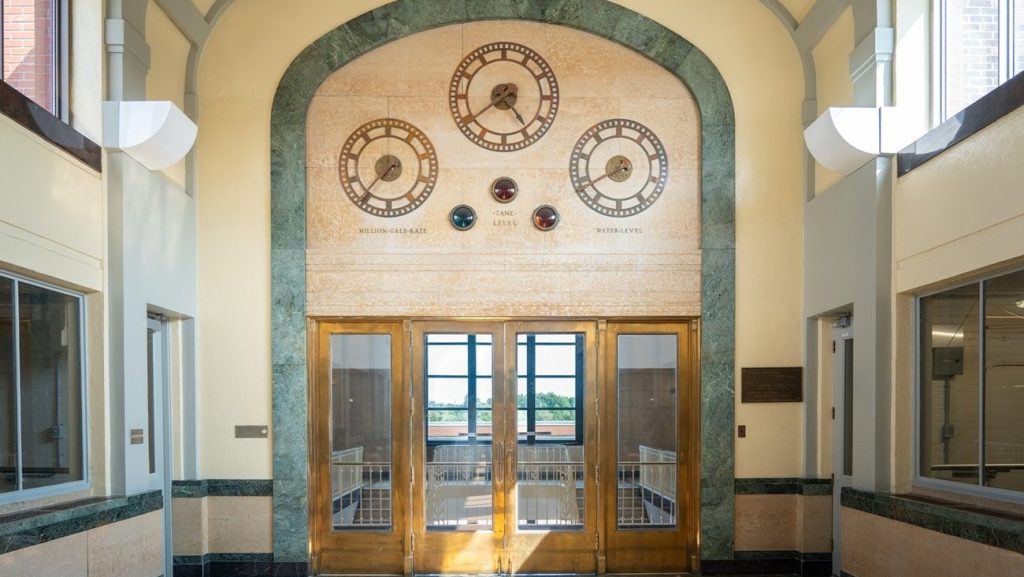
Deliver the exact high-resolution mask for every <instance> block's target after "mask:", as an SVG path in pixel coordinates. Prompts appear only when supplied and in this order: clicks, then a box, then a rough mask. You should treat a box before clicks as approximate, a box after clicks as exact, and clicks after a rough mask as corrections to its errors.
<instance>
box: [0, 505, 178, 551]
mask: <svg viewBox="0 0 1024 577" xmlns="http://www.w3.org/2000/svg"><path fill="white" fill-rule="evenodd" d="M162 508H163V497H162V493H161V492H160V491H150V492H147V493H141V494H138V495H131V496H128V497H91V498H88V499H81V500H78V501H72V502H69V503H61V504H59V505H52V506H49V507H41V508H38V509H32V510H30V511H21V512H18V513H12V514H9V515H3V516H0V555H3V554H5V553H10V552H12V551H17V550H18V549H24V548H25V547H32V546H34V545H40V544H42V543H46V542H48V541H53V540H55V539H60V538H62V537H67V536H70V535H74V534H76V533H82V532H85V531H89V530H91V529H96V528H97V527H102V526H104V525H110V524H112V523H118V522H121V521H126V520H128V519H131V518H133V517H138V516H140V515H145V514H146V513H150V512H153V511H157V510H160V509H162Z"/></svg>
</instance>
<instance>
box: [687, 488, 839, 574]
mask: <svg viewBox="0 0 1024 577" xmlns="http://www.w3.org/2000/svg"><path fill="white" fill-rule="evenodd" d="M701 568H702V570H703V574H705V575H805V576H818V575H823V576H824V575H830V574H831V568H832V481H831V480H829V479H799V478H757V479H736V552H735V553H734V555H733V559H731V560H715V561H704V562H702V563H701Z"/></svg>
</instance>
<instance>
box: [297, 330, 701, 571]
mask: <svg viewBox="0 0 1024 577" xmlns="http://www.w3.org/2000/svg"><path fill="white" fill-rule="evenodd" d="M697 334H698V333H697V321H696V320H693V321H687V322H672V323H669V322H651V323H644V322H630V323H625V322H622V323H619V322H603V321H514V320H508V321H505V320H493V321H427V320H425V321H405V322H404V323H403V322H370V321H367V322H347V323H335V322H320V323H318V324H317V329H316V330H315V331H314V333H313V334H311V337H313V338H311V339H310V340H311V342H312V343H315V350H314V352H313V354H314V355H315V356H314V357H313V358H315V359H316V363H315V366H314V367H313V375H312V376H313V382H314V386H313V388H312V393H311V398H310V405H311V406H310V411H311V429H310V434H311V447H312V451H313V455H312V458H313V463H314V465H313V468H312V471H311V477H310V484H311V492H310V501H311V503H310V515H311V527H310V535H311V554H312V562H313V571H314V572H315V573H316V574H320V573H339V574H356V573H360V574H406V575H408V574H411V573H414V572H415V573H425V574H432V573H459V574H473V573H477V574H494V573H605V572H606V571H607V572H609V573H640V572H682V571H695V570H696V569H697V531H698V527H699V523H698V518H697V511H698V506H699V499H698V497H697V495H698V491H697V487H698V484H697V483H698V482H699V475H698V471H697V463H698V462H699V454H698V450H699V438H698V435H699V427H698V423H699V408H698V407H699V386H698V383H699V380H698V374H699V372H698V368H697V359H699V351H698V349H697V347H698V344H697V343H698V342H699V339H698V338H697Z"/></svg>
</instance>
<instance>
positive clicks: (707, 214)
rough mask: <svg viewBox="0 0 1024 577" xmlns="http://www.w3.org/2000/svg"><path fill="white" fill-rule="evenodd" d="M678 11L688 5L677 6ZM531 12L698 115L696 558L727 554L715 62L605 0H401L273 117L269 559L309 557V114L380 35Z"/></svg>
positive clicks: (317, 47) (727, 113) (725, 341)
mask: <svg viewBox="0 0 1024 577" xmlns="http://www.w3.org/2000/svg"><path fill="white" fill-rule="evenodd" d="M680 9H684V8H680ZM503 19H504V20H528V21H534V22H544V23H548V24H555V25H560V26H567V27H571V28H576V29H579V30H582V31H584V32H589V33H591V34H594V35H596V36H600V37H602V38H606V39H608V40H611V41H614V42H616V43H618V44H621V45H623V46H626V47H628V48H630V49H632V50H635V51H637V52H639V53H641V54H644V55H646V56H647V57H648V58H650V59H651V60H652V61H654V62H656V63H658V64H659V65H661V66H662V67H663V68H665V69H666V70H668V71H669V72H671V73H672V74H674V75H675V76H676V77H678V78H679V79H680V80H681V81H682V82H683V83H684V84H685V85H686V86H687V87H688V88H689V89H690V91H691V92H692V93H693V95H694V97H695V99H696V101H697V104H698V107H699V109H700V115H701V134H702V138H701V163H702V164H701V175H702V190H701V200H702V202H701V246H702V248H703V259H702V261H703V264H702V282H701V293H702V299H703V310H702V313H701V421H702V422H701V496H700V501H701V506H700V515H701V519H700V526H701V556H702V559H706V560H714V559H732V557H733V515H734V513H733V502H734V488H733V471H734V468H733V461H734V446H733V433H732V430H733V423H734V421H735V412H734V394H733V388H734V371H735V369H734V351H735V301H736V298H735V295H736V282H735V279H736V275H735V197H736V179H735V173H736V170H735V169H736V163H735V116H734V113H733V107H732V99H731V97H730V95H729V90H728V89H727V87H726V85H725V81H724V80H723V79H722V76H721V74H720V73H719V72H718V69H717V68H716V67H715V65H714V64H713V63H712V62H711V60H710V59H708V57H707V56H706V55H705V54H704V53H703V52H701V51H700V50H699V49H698V48H696V47H694V46H693V45H692V44H690V43H689V42H687V41H686V40H685V39H683V38H681V37H680V36H679V35H678V34H676V33H674V32H672V31H671V30H669V29H667V28H665V27H664V26H662V25H661V24H659V23H657V22H655V21H653V20H651V19H649V18H647V17H645V16H642V15H640V14H637V13H636V12H633V11H631V10H628V9H626V8H623V7H622V6H619V5H618V4H614V3H612V2H610V1H608V0H397V1H395V2H392V3H390V4H387V5H384V6H382V7H380V8H378V9H376V10H373V11H371V12H367V13H365V14H362V15H361V16H358V17H357V18H354V19H352V20H349V21H348V22H345V23H344V24H342V25H341V26H339V27H337V28H335V29H334V30H332V31H331V32H328V33H327V34H325V35H324V36H322V37H321V38H319V39H318V40H316V41H315V42H314V43H313V44H311V45H309V46H308V47H307V48H306V49H305V50H303V51H302V52H301V53H300V54H299V55H298V56H297V57H296V58H295V60H293V61H292V63H291V65H290V66H289V67H288V70H287V71H286V72H285V74H284V76H283V78H282V79H281V82H280V84H279V85H278V88H277V92H276V94H275V95H274V104H273V110H272V115H271V227H272V234H271V261H272V262H271V331H272V332H271V335H272V336H271V343H272V344H271V347H272V364H273V366H272V369H273V427H274V445H273V453H274V489H273V495H274V559H275V561H296V562H299V561H306V560H307V541H308V525H309V523H308V521H309V519H308V506H307V505H308V502H307V499H308V484H307V467H308V459H309V451H308V439H307V432H306V422H307V387H308V383H307V378H306V300H305V299H306V278H305V265H306V257H305V249H306V172H305V154H306V149H305V147H306V111H307V109H308V107H309V104H310V102H311V100H312V98H313V95H314V93H315V92H316V90H317V88H318V87H319V86H320V84H321V83H322V82H323V81H324V80H325V79H327V77H328V76H330V75H331V74H332V73H333V72H335V71H336V70H338V69H339V68H341V67H342V66H344V65H345V64H346V63H348V62H351V61H352V60H353V59H355V58H356V57H358V56H360V55H362V54H365V53H367V52H369V51H371V50H373V49H375V48H378V47H380V46H382V45H384V44H387V43H389V42H392V41H394V40H398V39H399V38H403V37H405V36H408V35H410V34H415V33H417V32H422V31H424V30H429V29H431V28H436V27H439V26H446V25H450V24H460V23H466V22H472V21H476V20H503Z"/></svg>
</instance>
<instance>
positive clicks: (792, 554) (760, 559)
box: [700, 551, 832, 577]
mask: <svg viewBox="0 0 1024 577" xmlns="http://www.w3.org/2000/svg"><path fill="white" fill-rule="evenodd" d="M700 570H701V574H702V575H799V576H801V577H827V576H828V575H831V574H832V554H831V553H800V552H799V551H736V553H735V555H734V558H733V559H730V560H714V561H701V564H700Z"/></svg>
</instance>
